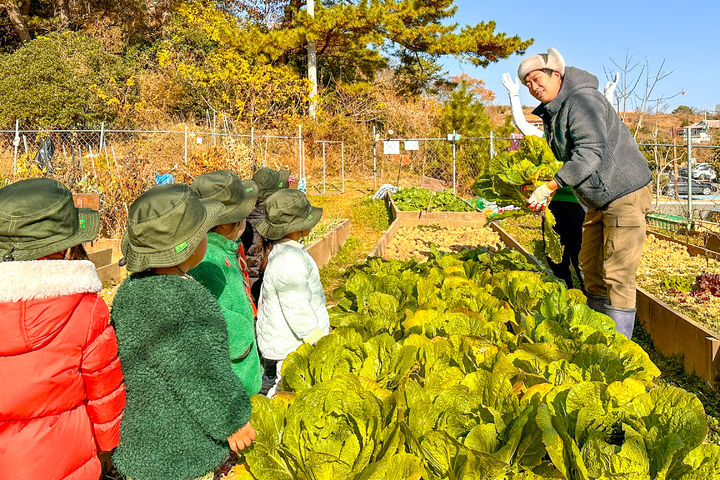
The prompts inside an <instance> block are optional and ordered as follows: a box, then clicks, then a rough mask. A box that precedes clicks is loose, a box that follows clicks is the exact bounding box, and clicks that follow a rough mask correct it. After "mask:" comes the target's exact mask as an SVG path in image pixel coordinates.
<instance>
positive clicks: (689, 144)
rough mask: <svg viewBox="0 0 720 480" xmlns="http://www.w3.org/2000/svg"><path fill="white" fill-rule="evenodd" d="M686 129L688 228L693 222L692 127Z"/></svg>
mask: <svg viewBox="0 0 720 480" xmlns="http://www.w3.org/2000/svg"><path fill="white" fill-rule="evenodd" d="M685 128H686V129H687V151H688V154H687V155H688V169H687V177H688V230H689V229H690V228H692V222H693V204H692V129H691V128H690V127H685Z"/></svg>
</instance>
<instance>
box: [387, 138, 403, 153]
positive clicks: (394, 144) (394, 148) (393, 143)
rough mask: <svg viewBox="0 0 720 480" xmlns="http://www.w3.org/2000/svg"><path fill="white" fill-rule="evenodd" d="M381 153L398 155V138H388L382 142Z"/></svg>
mask: <svg viewBox="0 0 720 480" xmlns="http://www.w3.org/2000/svg"><path fill="white" fill-rule="evenodd" d="M383 154H385V155H400V142H399V141H398V140H388V141H385V142H383Z"/></svg>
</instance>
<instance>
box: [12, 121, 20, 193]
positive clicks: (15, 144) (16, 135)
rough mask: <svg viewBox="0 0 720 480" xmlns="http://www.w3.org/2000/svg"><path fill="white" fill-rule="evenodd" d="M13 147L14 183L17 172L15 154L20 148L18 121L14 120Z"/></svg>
mask: <svg viewBox="0 0 720 480" xmlns="http://www.w3.org/2000/svg"><path fill="white" fill-rule="evenodd" d="M13 145H14V146H15V156H14V157H13V181H15V171H16V170H17V154H18V147H19V146H20V120H15V138H13Z"/></svg>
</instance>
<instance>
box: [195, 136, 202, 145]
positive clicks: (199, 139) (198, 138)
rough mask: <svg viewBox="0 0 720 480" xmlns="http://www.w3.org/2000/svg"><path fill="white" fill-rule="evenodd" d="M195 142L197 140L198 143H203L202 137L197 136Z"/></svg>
mask: <svg viewBox="0 0 720 480" xmlns="http://www.w3.org/2000/svg"><path fill="white" fill-rule="evenodd" d="M195 142H196V143H197V144H198V145H202V137H197V138H196V139H195Z"/></svg>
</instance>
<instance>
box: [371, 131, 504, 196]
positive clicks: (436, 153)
mask: <svg viewBox="0 0 720 480" xmlns="http://www.w3.org/2000/svg"><path fill="white" fill-rule="evenodd" d="M516 142H517V138H516V137H512V138H503V137H497V136H495V135H493V133H492V132H490V134H489V135H488V136H487V137H463V136H462V135H461V134H457V133H452V134H448V136H447V137H445V138H380V137H376V139H375V142H374V143H373V172H374V179H375V184H376V185H377V184H381V183H392V184H394V185H396V186H400V187H403V186H420V187H425V188H430V189H433V190H448V189H450V190H453V191H454V192H457V193H461V194H469V193H470V189H471V187H472V184H473V183H474V181H475V179H476V178H477V176H478V175H480V174H481V173H483V172H485V171H486V170H487V166H488V163H489V161H490V159H491V158H492V157H493V156H495V154H496V153H497V152H500V151H503V150H505V149H508V148H511V147H512V145H513V144H514V143H516Z"/></svg>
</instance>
